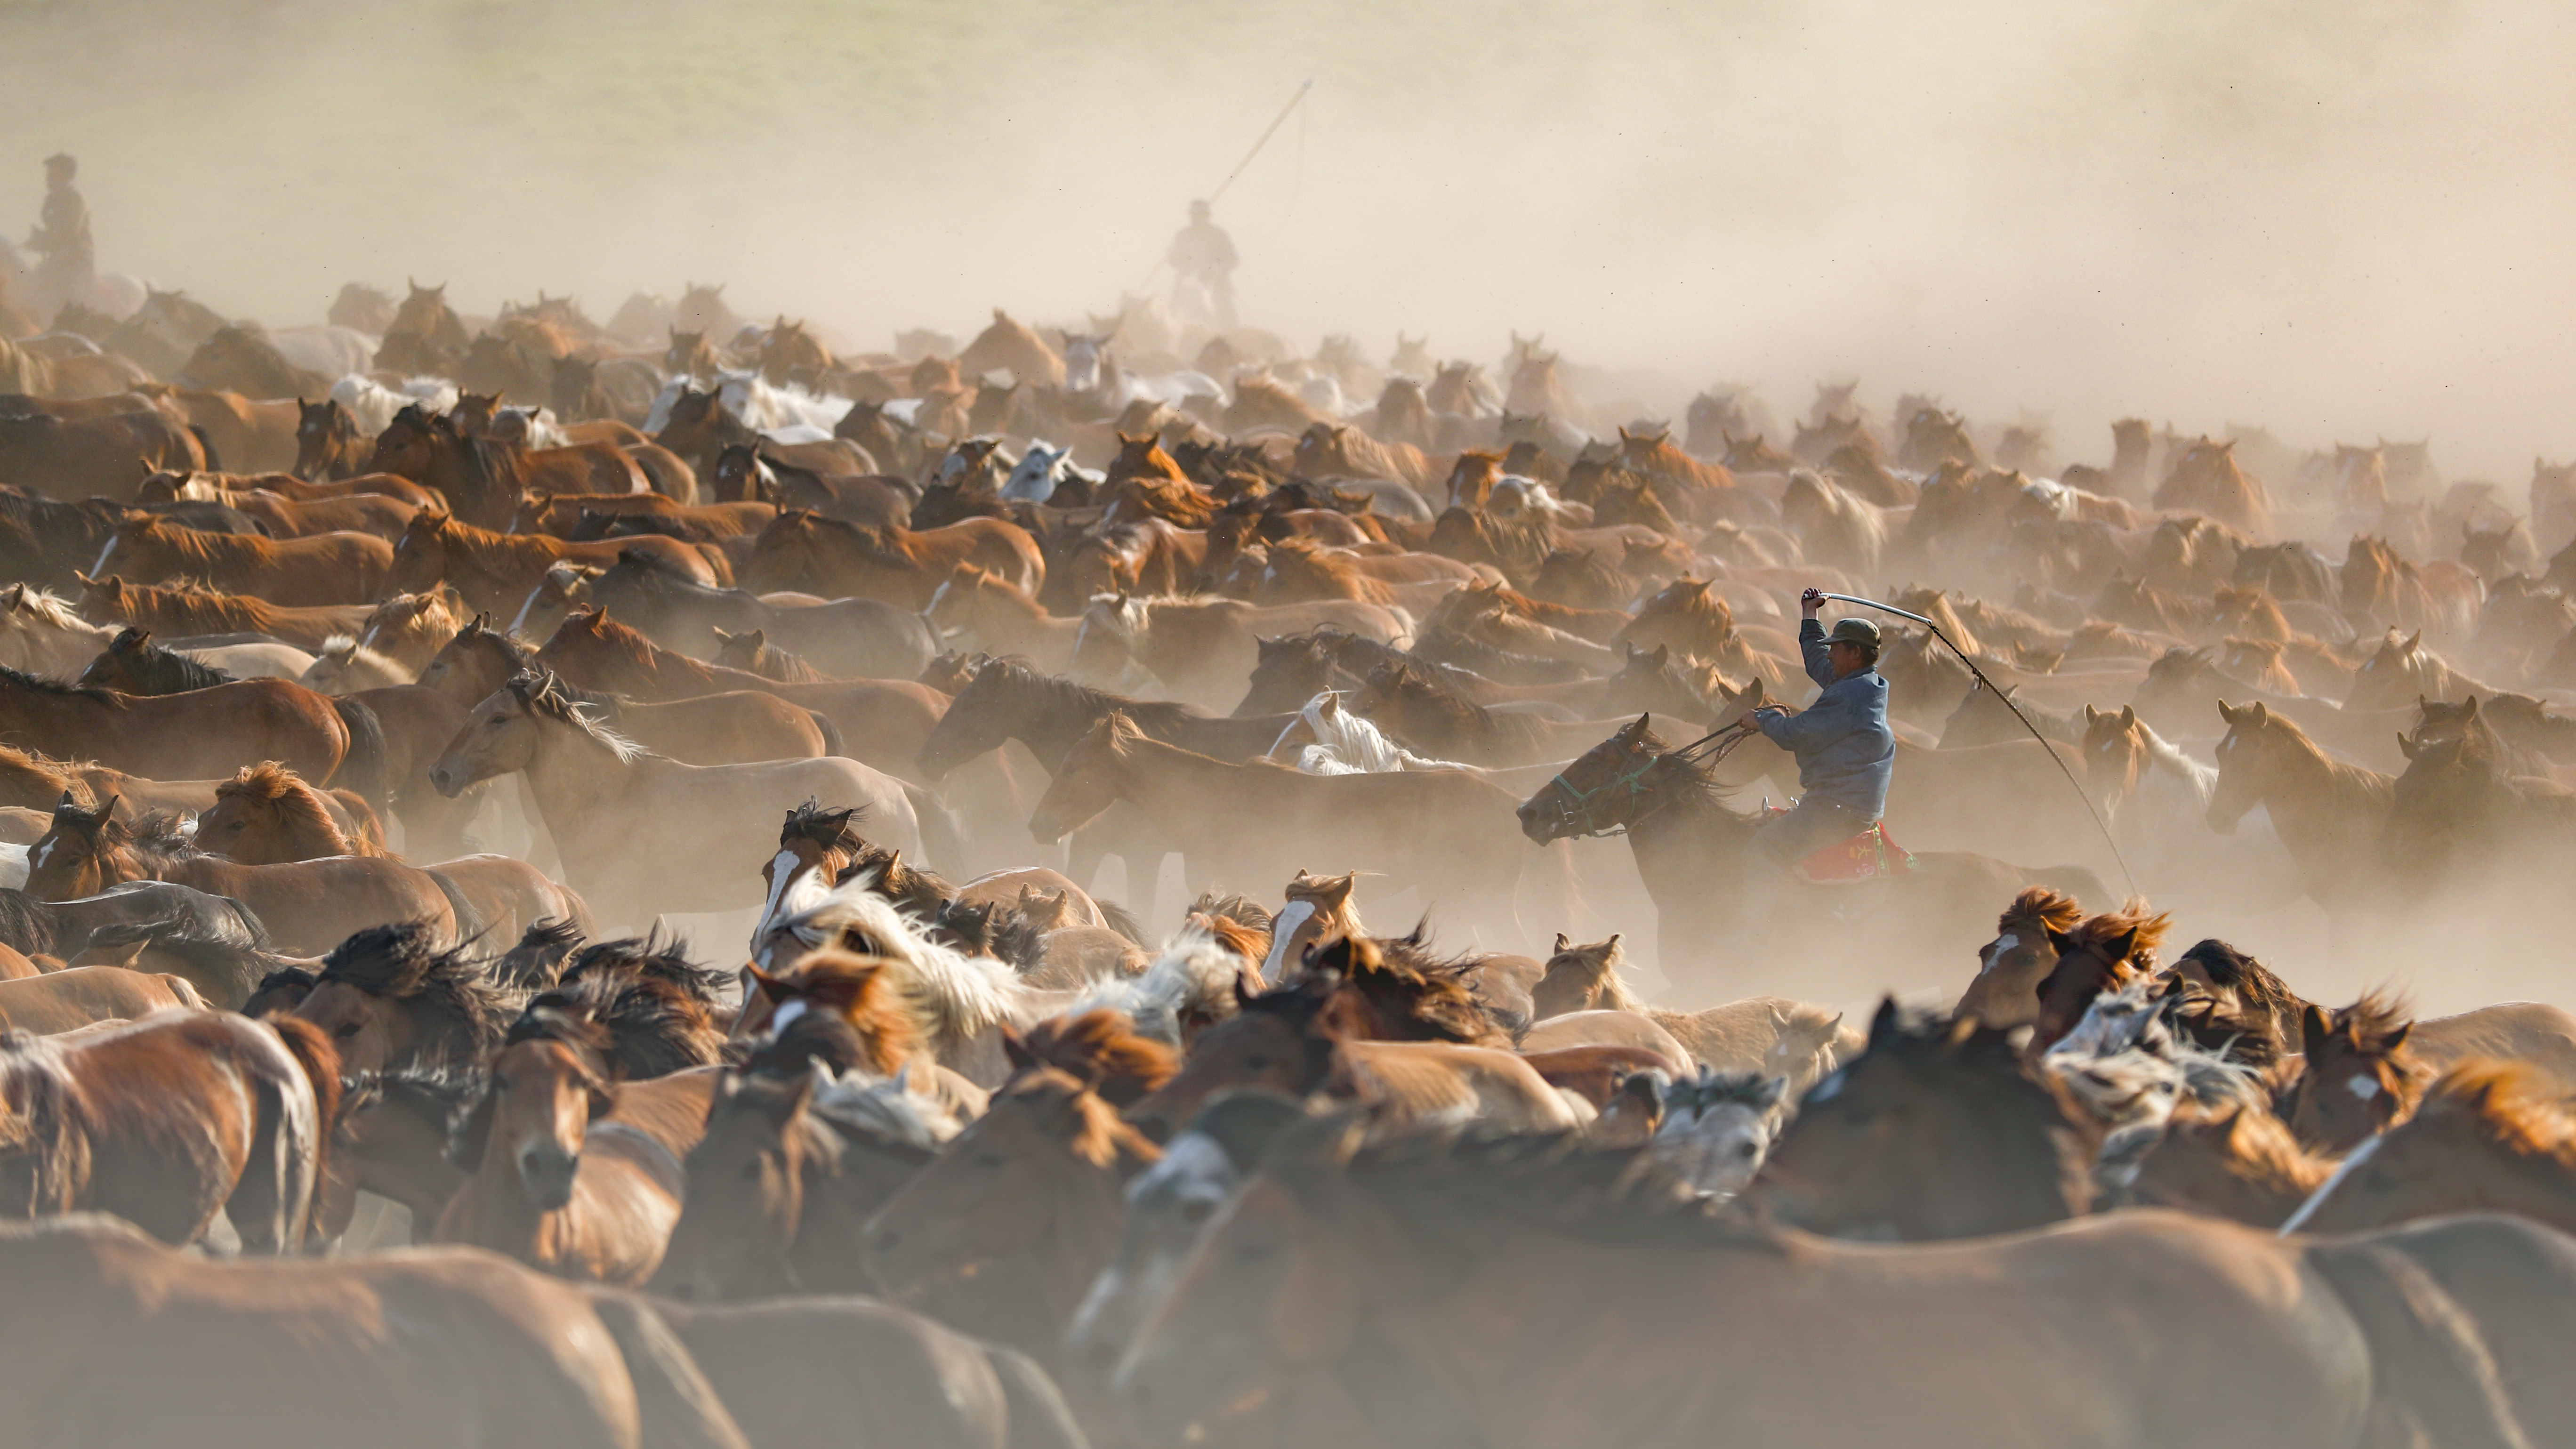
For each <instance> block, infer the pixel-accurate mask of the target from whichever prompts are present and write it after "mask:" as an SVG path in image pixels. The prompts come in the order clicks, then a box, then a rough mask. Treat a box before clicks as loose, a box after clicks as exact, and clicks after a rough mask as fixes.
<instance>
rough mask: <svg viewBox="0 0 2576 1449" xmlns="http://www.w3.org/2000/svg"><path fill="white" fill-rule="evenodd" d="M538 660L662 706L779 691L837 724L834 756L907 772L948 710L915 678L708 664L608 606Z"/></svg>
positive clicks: (577, 615) (575, 615) (568, 624)
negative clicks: (777, 676)
mask: <svg viewBox="0 0 2576 1449" xmlns="http://www.w3.org/2000/svg"><path fill="white" fill-rule="evenodd" d="M533 662H534V663H535V664H536V665H537V666H538V667H540V668H545V669H551V670H554V671H556V672H558V673H560V674H561V675H562V676H563V677H564V678H565V679H566V680H567V681H569V682H570V683H572V684H574V685H577V686H579V687H580V688H583V689H592V690H613V691H615V692H617V693H619V694H625V695H631V696H633V697H635V698H637V699H641V700H645V701H648V702H654V703H662V702H669V701H675V700H682V699H689V698H692V697H694V696H697V695H707V694H723V693H726V692H729V691H734V690H749V691H752V692H755V693H760V694H770V695H776V696H777V697H778V698H780V699H782V700H785V701H787V702H788V703H790V704H793V705H796V706H798V707H800V708H802V709H805V710H808V711H811V712H812V713H813V714H815V715H817V716H820V717H821V718H823V719H827V720H829V721H831V723H832V725H833V727H834V728H836V729H837V730H839V731H840V741H839V743H838V744H837V745H836V746H835V747H834V753H836V754H842V755H846V756H848V757H849V758H851V759H854V760H866V761H881V762H883V764H882V767H883V768H884V769H887V770H889V771H898V772H904V773H906V774H907V775H908V774H909V773H910V770H911V768H912V761H913V760H914V759H915V758H916V757H918V756H919V754H920V753H921V749H922V746H923V745H924V744H925V743H927V742H928V740H929V738H930V733H931V731H932V730H933V729H935V728H936V727H937V726H938V723H939V719H940V716H941V715H943V714H944V713H946V701H945V700H944V699H943V697H942V696H941V695H940V694H939V693H938V691H936V690H933V689H931V688H929V687H928V686H926V685H920V684H915V683H912V682H911V681H909V680H891V679H853V680H832V681H830V682H828V683H824V684H782V683H780V682H779V681H777V680H774V679H763V678H762V677H760V676H759V675H757V674H750V673H746V672H744V671H742V670H739V669H720V668H717V667H715V666H713V665H707V664H700V663H699V662H697V661H696V660H694V659H691V658H689V657H688V656H686V655H683V654H679V653H675V652H673V651H671V650H667V649H662V648H659V647H657V646H656V645H654V644H653V643H652V642H651V641H650V640H648V639H646V638H645V637H644V636H643V635H641V634H638V633H636V632H635V631H634V630H632V629H629V628H627V627H626V626H625V625H623V624H620V623H618V622H617V621H616V620H614V619H611V618H610V617H609V616H608V613H607V611H606V610H603V609H595V608H581V609H576V610H574V611H573V612H572V614H571V616H570V617H568V618H566V619H565V620H564V622H563V624H562V625H561V626H560V627H558V628H557V629H556V630H555V632H554V637H552V638H550V639H548V640H547V641H546V645H545V647H544V648H543V649H540V650H538V651H537V653H536V656H535V658H534V661H533Z"/></svg>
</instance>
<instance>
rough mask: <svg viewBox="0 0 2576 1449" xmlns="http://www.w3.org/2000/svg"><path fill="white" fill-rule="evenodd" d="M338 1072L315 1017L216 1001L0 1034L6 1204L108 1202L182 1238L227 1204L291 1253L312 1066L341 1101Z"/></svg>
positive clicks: (256, 1245) (311, 1149)
mask: <svg viewBox="0 0 2576 1449" xmlns="http://www.w3.org/2000/svg"><path fill="white" fill-rule="evenodd" d="M308 1071H310V1072H311V1073H312V1075H311V1076H309V1077H308V1075H307V1073H308ZM338 1073H339V1063H338V1061H337V1060H336V1059H334V1057H333V1054H332V1051H331V1048H330V1045H329V1044H328V1042H327V1041H325V1040H324V1038H323V1036H322V1034H321V1033H320V1032H318V1031H316V1030H314V1029H313V1028H312V1027H311V1026H309V1025H306V1024H305V1023H302V1022H293V1023H288V1024H286V1025H284V1026H282V1027H272V1026H270V1025H268V1024H266V1023H262V1022H255V1021H252V1020H250V1019H249V1018H248V1017H242V1016H233V1015H228V1014H224V1013H217V1012H174V1013H170V1014H167V1015H156V1016H153V1017H150V1018H148V1019H146V1020H143V1021H139V1022H136V1023H134V1024H133V1025H130V1026H125V1027H120V1028H117V1029H115V1030H111V1031H105V1032H98V1033H90V1034H83V1035H81V1036H79V1037H77V1038H73V1039H71V1040H68V1041H52V1040H48V1039H46V1038H42V1037H29V1036H21V1035H15V1034H12V1035H9V1036H6V1037H0V1122H5V1124H6V1125H5V1126H0V1213H8V1214H11V1215H15V1214H17V1213H21V1212H35V1213H67V1212H79V1211H83V1210H93V1211H103V1212H112V1213H115V1214H117V1215H119V1216H121V1217H123V1218H125V1219H127V1220H128V1221H130V1222H132V1223H134V1224H135V1225H136V1226H137V1227H140V1228H142V1229H143V1230H144V1231H145V1232H148V1233H150V1234H152V1235H153V1236H154V1237H157V1238H159V1239H161V1240H162V1241H163V1242H166V1243H172V1244H185V1243H193V1242H195V1241H197V1240H198V1239H199V1238H201V1237H203V1236H204V1235H205V1232H206V1230H207V1229H208V1228H209V1227H211V1226H213V1224H214V1220H215V1215H216V1214H217V1213H219V1212H221V1213H224V1214H226V1215H228V1216H229V1217H230V1218H231V1219H232V1224H233V1230H234V1231H235V1232H236V1233H238V1234H240V1236H241V1243H242V1247H243V1249H244V1250H245V1251H248V1252H253V1253H292V1252H295V1251H296V1250H298V1249H299V1248H301V1247H302V1246H303V1244H304V1229H305V1220H306V1216H307V1214H308V1212H309V1210H310V1207H311V1203H312V1198H313V1183H314V1177H315V1174H316V1171H317V1168H318V1164H319V1161H320V1158H321V1156H322V1152H323V1141H324V1136H325V1134H326V1133H327V1132H328V1130H329V1124H328V1123H327V1122H325V1121H323V1120H322V1118H321V1113H320V1109H319V1108H318V1107H317V1106H316V1104H315V1099H314V1081H315V1080H316V1079H319V1080H323V1081H327V1082H328V1083H329V1084H330V1095H331V1099H332V1101H333V1102H334V1103H335V1104H336V1103H337V1101H338V1100H339V1078H338Z"/></svg>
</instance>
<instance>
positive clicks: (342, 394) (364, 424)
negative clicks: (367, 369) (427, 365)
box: [331, 373, 456, 438]
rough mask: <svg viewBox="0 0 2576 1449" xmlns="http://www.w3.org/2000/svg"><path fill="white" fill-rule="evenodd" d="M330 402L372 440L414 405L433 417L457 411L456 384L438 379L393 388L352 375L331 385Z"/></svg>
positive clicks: (413, 380)
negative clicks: (355, 421)
mask: <svg viewBox="0 0 2576 1449" xmlns="http://www.w3.org/2000/svg"><path fill="white" fill-rule="evenodd" d="M331 400H332V401H333V402H336V403H338V404H339V405H340V406H342V407H344V408H347V409H348V410H349V416H350V417H352V418H354V419H356V420H357V423H358V431H359V433H361V434H362V435H364V436H366V437H371V438H372V437H374V436H375V435H377V434H378V433H381V432H383V431H384V430H385V429H387V428H389V427H391V426H393V421H394V414H396V413H398V412H401V411H402V410H403V409H404V408H407V407H409V406H411V405H412V404H414V403H418V404H420V405H421V406H422V407H425V408H427V409H429V410H430V411H431V412H434V413H444V412H452V411H454V410H455V408H456V384H454V383H452V382H449V381H447V380H446V379H445V378H439V377H413V378H406V379H404V380H403V384H402V386H401V387H398V388H392V387H387V386H385V385H384V384H382V383H380V382H378V381H376V380H375V379H374V378H372V377H368V376H366V375H365V374H363V373H352V374H350V375H348V376H346V377H343V378H341V379H340V380H339V381H338V382H335V383H333V384H331Z"/></svg>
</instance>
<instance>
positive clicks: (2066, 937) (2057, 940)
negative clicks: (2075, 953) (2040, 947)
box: [2040, 925, 2075, 956]
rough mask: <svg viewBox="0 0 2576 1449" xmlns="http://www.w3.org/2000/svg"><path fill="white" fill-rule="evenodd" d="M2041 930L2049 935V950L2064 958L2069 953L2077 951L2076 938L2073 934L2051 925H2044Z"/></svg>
mask: <svg viewBox="0 0 2576 1449" xmlns="http://www.w3.org/2000/svg"><path fill="white" fill-rule="evenodd" d="M2040 929H2041V930H2043V931H2046V932H2047V933H2048V945H2049V949H2051V950H2053V951H2055V952H2056V953H2057V954H2058V955H2060V956H2063V955H2065V954H2066V953H2067V952H2069V951H2071V950H2074V949H2075V937H2074V936H2072V935H2071V934H2069V933H2067V932H2065V931H2061V930H2059V929H2057V928H2056V927H2055V926H2050V925H2042V926H2041V927H2040Z"/></svg>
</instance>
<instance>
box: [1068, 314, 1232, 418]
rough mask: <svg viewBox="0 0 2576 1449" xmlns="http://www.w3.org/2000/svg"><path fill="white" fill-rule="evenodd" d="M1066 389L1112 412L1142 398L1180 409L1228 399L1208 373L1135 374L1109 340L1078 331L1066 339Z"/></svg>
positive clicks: (1189, 370) (1223, 388)
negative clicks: (1201, 401) (1120, 361)
mask: <svg viewBox="0 0 2576 1449" xmlns="http://www.w3.org/2000/svg"><path fill="white" fill-rule="evenodd" d="M1064 387H1065V391H1066V392H1068V393H1076V394H1081V393H1088V394H1090V395H1091V396H1092V397H1094V398H1095V399H1096V400H1098V401H1099V403H1100V404H1101V405H1102V406H1103V407H1105V408H1107V409H1108V410H1109V411H1111V412H1118V411H1121V410H1123V409H1125V408H1126V406H1127V405H1128V404H1129V403H1132V402H1135V401H1137V400H1138V399H1140V398H1141V399H1143V400H1145V401H1147V402H1157V403H1161V404H1163V405H1165V406H1166V407H1179V406H1181V405H1182V404H1184V403H1186V402H1188V401H1189V400H1190V399H1192V398H1211V399H1214V400H1216V401H1218V402H1223V401H1224V400H1225V385H1224V384H1222V383H1220V382H1218V381H1217V380H1216V379H1215V378H1212V377H1210V376H1208V375H1207V374H1206V373H1204V372H1197V371H1193V370H1191V369H1188V368H1183V369H1181V370H1180V371H1178V372H1155V373H1131V372H1128V371H1126V370H1125V369H1123V368H1121V367H1120V366H1119V365H1118V359H1117V358H1116V357H1115V356H1114V355H1112V354H1111V352H1110V351H1109V341H1108V339H1107V338H1104V337H1085V336H1083V335H1082V334H1080V333H1078V332H1077V333H1068V334H1067V335H1066V337H1065V340H1064Z"/></svg>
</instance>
